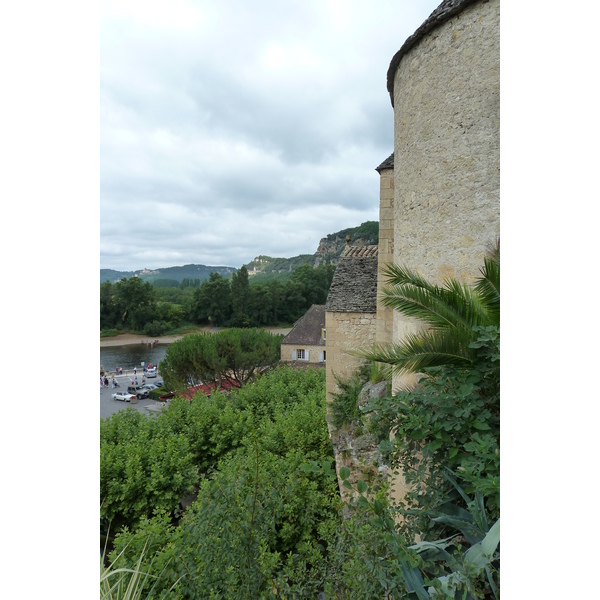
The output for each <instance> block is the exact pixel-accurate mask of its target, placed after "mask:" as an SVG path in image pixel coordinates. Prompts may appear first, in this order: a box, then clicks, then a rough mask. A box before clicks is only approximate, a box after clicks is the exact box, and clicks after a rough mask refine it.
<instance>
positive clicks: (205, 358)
mask: <svg viewBox="0 0 600 600" xmlns="http://www.w3.org/2000/svg"><path fill="white" fill-rule="evenodd" d="M281 338H282V336H281V335H274V334H272V333H270V332H268V331H265V330H264V329H238V328H231V329H227V330H225V331H219V332H217V333H198V334H192V335H186V336H185V337H184V338H182V339H181V340H178V341H177V342H174V343H173V344H169V347H168V348H167V353H166V355H165V358H164V359H163V360H162V361H161V363H160V372H161V374H162V375H163V378H164V381H165V385H166V386H167V387H171V388H173V389H182V388H183V387H185V386H187V385H188V384H189V383H198V382H200V381H202V382H204V383H215V384H216V385H217V386H220V385H221V382H222V381H223V379H224V378H225V377H226V376H227V377H231V378H232V379H234V380H235V381H237V382H238V383H239V384H240V385H241V384H243V383H246V382H247V381H249V380H251V379H253V378H254V377H255V376H256V375H257V374H258V373H261V372H263V371H264V370H266V369H269V368H271V367H273V366H274V365H276V364H277V363H278V362H279V358H280V347H281Z"/></svg>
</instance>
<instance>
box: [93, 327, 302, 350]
mask: <svg viewBox="0 0 600 600" xmlns="http://www.w3.org/2000/svg"><path fill="white" fill-rule="evenodd" d="M266 329H267V331H270V332H271V333H281V334H283V335H287V334H288V333H289V332H290V331H291V329H290V328H283V327H267V328H266ZM202 331H208V332H213V331H214V330H213V329H212V328H211V327H205V328H203V329H202ZM184 335H189V334H180V335H162V336H160V337H159V338H158V343H159V344H171V343H172V342H176V341H177V340H180V339H181V338H182V337H184ZM155 339H156V338H151V337H148V336H147V335H136V334H134V333H122V334H121V335H116V336H114V337H106V338H102V339H101V340H100V348H106V347H108V346H130V345H133V344H141V343H142V342H153V341H154V340H155Z"/></svg>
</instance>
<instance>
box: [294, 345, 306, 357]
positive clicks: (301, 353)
mask: <svg viewBox="0 0 600 600" xmlns="http://www.w3.org/2000/svg"><path fill="white" fill-rule="evenodd" d="M296 358H297V359H298V360H306V354H305V350H304V349H303V348H302V349H300V348H298V350H296Z"/></svg>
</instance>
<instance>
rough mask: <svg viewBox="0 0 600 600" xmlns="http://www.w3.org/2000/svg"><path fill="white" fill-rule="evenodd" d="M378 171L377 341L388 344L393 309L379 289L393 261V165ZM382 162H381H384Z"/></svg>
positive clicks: (380, 168) (391, 329) (389, 341)
mask: <svg viewBox="0 0 600 600" xmlns="http://www.w3.org/2000/svg"><path fill="white" fill-rule="evenodd" d="M390 158H391V161H390V159H388V161H386V163H388V164H391V166H389V167H387V168H382V167H381V166H380V167H379V168H378V171H379V176H380V177H379V252H378V255H377V258H378V262H377V335H376V338H377V342H378V343H382V344H389V343H391V341H392V334H393V322H394V321H393V310H392V309H391V308H388V307H387V306H384V305H383V304H382V302H381V290H382V289H383V287H385V285H386V283H387V282H386V279H385V278H384V276H383V274H382V269H383V268H384V267H385V265H387V264H390V263H393V262H394V166H393V158H392V157H390ZM386 163H383V164H386Z"/></svg>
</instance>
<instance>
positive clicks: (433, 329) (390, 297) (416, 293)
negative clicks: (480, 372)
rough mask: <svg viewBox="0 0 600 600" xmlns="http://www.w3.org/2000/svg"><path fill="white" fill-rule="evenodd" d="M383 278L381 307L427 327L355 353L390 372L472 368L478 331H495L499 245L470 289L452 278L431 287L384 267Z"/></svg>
mask: <svg viewBox="0 0 600 600" xmlns="http://www.w3.org/2000/svg"><path fill="white" fill-rule="evenodd" d="M385 275H386V276H387V279H388V284H389V285H388V287H386V288H385V289H384V290H383V303H384V304H385V305H386V306H389V307H391V308H393V309H395V310H397V311H399V312H401V313H402V314H404V315H406V316H409V317H414V318H416V319H418V320H420V321H422V322H423V323H425V324H426V325H427V326H428V327H427V329H425V330H424V331H421V332H419V333H416V334H411V335H408V336H407V337H406V339H405V340H403V341H401V342H399V343H396V344H389V345H386V346H379V347H374V348H373V349H371V350H370V351H367V352H360V353H359V354H360V355H361V356H362V357H364V358H366V359H368V360H372V361H376V362H381V363H386V364H388V365H391V367H392V370H393V371H394V372H396V373H400V372H404V371H410V372H417V373H418V372H422V371H423V370H424V369H426V368H428V367H439V366H448V365H454V366H457V367H472V366H473V365H474V364H475V363H476V362H477V360H478V358H479V356H480V352H479V350H478V348H477V347H475V346H473V344H474V343H475V342H476V340H477V338H478V337H479V328H480V327H488V326H489V327H497V328H499V327H500V245H499V244H498V245H497V247H496V248H495V250H494V251H492V252H491V253H490V254H489V256H487V257H486V258H485V260H484V266H483V268H482V269H481V276H480V277H479V278H478V280H477V281H476V283H475V285H474V286H467V285H463V284H461V283H460V282H459V281H458V280H456V279H449V280H448V281H446V282H445V284H444V285H443V286H437V285H433V284H431V283H429V282H428V281H427V280H425V279H424V278H423V277H421V276H420V275H418V274H417V273H415V272H414V271H411V270H410V269H408V268H405V267H399V266H397V265H389V266H388V267H387V268H386V269H385Z"/></svg>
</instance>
